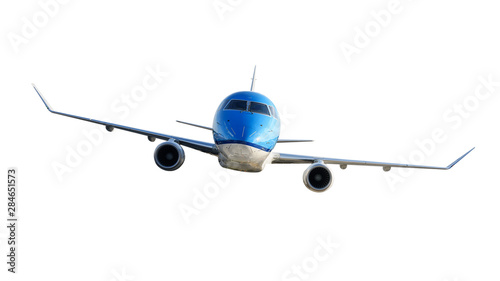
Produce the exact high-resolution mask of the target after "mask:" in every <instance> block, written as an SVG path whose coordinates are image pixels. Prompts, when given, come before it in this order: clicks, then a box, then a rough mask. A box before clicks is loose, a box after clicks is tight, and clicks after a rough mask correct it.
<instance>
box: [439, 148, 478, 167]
mask: <svg viewBox="0 0 500 281" xmlns="http://www.w3.org/2000/svg"><path fill="white" fill-rule="evenodd" d="M474 148H475V147H473V148H472V149H471V150H469V151H467V153H465V154H464V155H462V156H461V157H459V158H458V159H457V160H455V161H453V163H451V164H450V165H448V167H446V169H447V170H448V169H451V167H453V166H455V164H457V163H458V161H460V160H462V158H464V157H465V156H467V154H469V153H470V152H471V151H473V150H474Z"/></svg>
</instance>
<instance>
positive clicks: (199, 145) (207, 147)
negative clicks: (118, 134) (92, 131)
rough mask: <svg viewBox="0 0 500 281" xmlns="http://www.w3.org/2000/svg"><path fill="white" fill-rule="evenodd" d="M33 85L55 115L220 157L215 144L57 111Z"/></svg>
mask: <svg viewBox="0 0 500 281" xmlns="http://www.w3.org/2000/svg"><path fill="white" fill-rule="evenodd" d="M32 85H33V88H35V91H36V92H37V94H38V96H39V97H40V98H41V99H42V101H43V103H44V104H45V106H46V107H47V109H48V110H49V111H50V112H51V113H55V114H59V115H63V116H67V117H71V118H75V119H80V120H83V121H87V122H92V123H96V124H100V125H104V126H106V130H108V131H109V132H111V131H113V129H114V128H117V129H120V130H124V131H129V132H132V133H136V134H141V135H144V136H147V137H148V140H149V141H155V139H161V140H166V141H168V140H171V139H173V140H174V141H176V142H178V143H179V144H180V145H183V146H186V147H190V148H193V149H196V150H199V151H202V152H205V153H209V154H212V155H218V153H219V152H218V150H217V147H216V146H215V144H213V143H208V142H202V141H197V140H191V139H187V138H181V137H176V136H172V135H165V134H160V133H155V132H151V131H146V130H141V129H136V128H132V127H128V126H123V125H119V124H114V123H109V122H104V121H99V120H96V119H91V118H86V117H80V116H76V115H72V114H67V113H62V112H58V111H55V110H53V109H52V108H51V107H50V105H49V104H48V103H47V101H46V100H45V99H44V98H43V96H42V94H41V93H40V91H38V89H37V88H36V86H35V84H32Z"/></svg>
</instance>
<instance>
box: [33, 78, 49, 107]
mask: <svg viewBox="0 0 500 281" xmlns="http://www.w3.org/2000/svg"><path fill="white" fill-rule="evenodd" d="M31 86H33V88H35V91H36V93H37V94H38V96H39V97H40V98H41V99H42V101H43V104H45V107H47V109H48V110H49V111H50V112H54V111H53V110H52V108H51V107H50V105H49V103H48V102H47V101H46V100H45V99H44V98H43V96H42V94H40V92H39V91H38V89H37V88H36V86H35V84H34V83H31Z"/></svg>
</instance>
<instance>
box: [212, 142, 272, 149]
mask: <svg viewBox="0 0 500 281" xmlns="http://www.w3.org/2000/svg"><path fill="white" fill-rule="evenodd" d="M215 143H216V144H228V143H238V144H244V145H248V146H251V147H255V148H257V149H260V150H263V151H265V152H270V151H271V149H269V148H265V147H263V146H260V145H258V144H255V143H251V142H247V141H241V140H225V141H216V142H215Z"/></svg>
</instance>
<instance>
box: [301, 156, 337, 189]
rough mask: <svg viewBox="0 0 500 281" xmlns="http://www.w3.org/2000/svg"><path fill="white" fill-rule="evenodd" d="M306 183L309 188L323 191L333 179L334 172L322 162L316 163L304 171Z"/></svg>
mask: <svg viewBox="0 0 500 281" xmlns="http://www.w3.org/2000/svg"><path fill="white" fill-rule="evenodd" d="M303 178H304V184H305V185H306V186H307V188H309V190H311V191H314V192H323V191H325V190H327V189H328V188H329V187H330V185H331V184H332V181H333V176H332V172H330V170H329V169H328V167H326V165H325V164H322V163H314V164H312V165H311V166H309V168H307V169H306V170H305V171H304V177H303Z"/></svg>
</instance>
